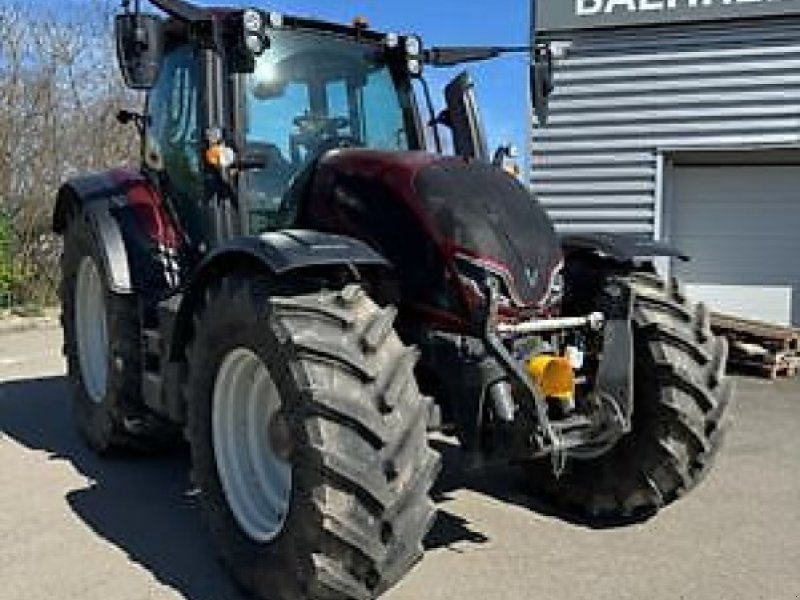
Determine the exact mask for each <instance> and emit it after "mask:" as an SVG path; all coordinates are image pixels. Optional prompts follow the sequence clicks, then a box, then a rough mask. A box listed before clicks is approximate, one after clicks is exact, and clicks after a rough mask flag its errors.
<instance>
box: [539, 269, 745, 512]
mask: <svg viewBox="0 0 800 600" xmlns="http://www.w3.org/2000/svg"><path fill="white" fill-rule="evenodd" d="M621 282H622V283H623V284H626V285H629V286H630V287H631V288H632V290H633V293H634V294H635V296H636V300H635V304H634V354H635V359H634V360H635V363H634V415H633V431H632V432H631V433H629V434H628V435H626V436H625V437H623V438H622V439H621V440H620V441H619V442H618V443H617V444H616V445H615V446H614V447H613V448H612V449H611V450H610V451H609V452H608V453H607V454H605V455H603V456H601V457H600V458H597V459H595V460H572V461H570V462H569V464H568V469H567V471H566V472H565V473H564V474H563V475H562V476H561V477H560V478H556V477H554V475H553V473H552V470H551V468H550V466H549V464H546V463H544V462H537V463H536V464H534V465H533V467H532V474H533V482H534V486H535V488H536V490H537V491H538V492H543V493H544V494H545V495H546V496H547V497H548V498H549V500H551V501H552V502H554V503H555V504H556V505H558V506H560V507H562V508H563V509H566V510H567V511H568V512H570V513H573V514H576V515H577V516H579V517H582V518H585V519H588V520H590V521H608V522H620V521H621V522H626V521H631V520H639V519H642V518H646V517H648V516H651V515H653V514H654V513H655V512H657V511H658V510H659V509H660V508H662V507H664V506H666V505H667V504H669V503H670V502H672V501H674V500H676V499H677V498H679V497H681V496H683V495H684V494H686V493H687V492H688V491H690V490H691V489H692V488H694V487H695V486H696V485H697V484H698V483H699V482H700V481H701V480H702V479H703V477H704V476H705V474H706V473H707V472H708V470H709V468H710V466H711V464H712V462H713V460H714V457H715V455H716V454H717V452H718V450H719V448H720V445H721V443H722V438H723V434H724V431H725V427H724V425H725V416H726V410H727V408H728V405H729V400H730V397H731V389H732V388H731V382H730V381H728V380H727V379H726V378H725V376H724V372H725V363H726V360H727V344H726V341H725V340H724V339H722V338H715V337H714V336H713V335H712V333H711V329H710V324H709V315H708V311H707V309H706V308H705V307H704V306H703V305H697V306H693V305H692V304H690V303H689V302H688V301H687V299H686V297H685V295H684V294H683V291H682V290H681V288H680V286H679V285H678V284H677V283H676V282H665V281H663V280H661V279H660V278H659V277H657V276H656V275H653V274H650V273H632V274H629V275H627V276H625V277H622V278H621Z"/></svg>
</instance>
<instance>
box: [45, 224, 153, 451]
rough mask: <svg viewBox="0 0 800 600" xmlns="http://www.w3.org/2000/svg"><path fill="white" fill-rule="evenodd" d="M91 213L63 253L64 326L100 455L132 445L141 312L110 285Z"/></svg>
mask: <svg viewBox="0 0 800 600" xmlns="http://www.w3.org/2000/svg"><path fill="white" fill-rule="evenodd" d="M97 244H98V242H97V241H96V240H95V237H94V235H93V233H92V230H91V227H90V226H89V224H88V223H87V221H86V217H85V216H84V215H82V214H77V215H74V216H73V217H72V219H71V220H70V222H69V225H68V226H67V230H66V232H65V235H64V251H63V254H62V256H61V274H62V277H61V287H60V296H61V308H62V310H61V324H62V327H63V329H64V354H65V356H66V359H67V371H68V375H69V378H70V380H71V382H72V385H73V412H74V414H75V419H76V421H77V424H78V429H79V430H80V432H81V434H82V435H83V437H84V438H85V439H86V441H87V443H88V444H89V446H90V447H91V448H92V449H93V450H94V451H95V452H98V453H100V454H102V453H105V452H107V451H109V450H111V449H112V448H114V447H116V446H122V445H128V444H129V443H130V442H131V441H132V439H133V436H132V435H131V434H130V433H129V432H128V431H126V428H125V419H126V417H127V416H130V415H131V414H132V409H131V407H132V406H135V405H136V404H137V403H138V402H139V389H140V366H141V358H140V349H139V343H138V342H139V339H140V331H139V311H138V306H137V303H136V298H135V297H133V296H122V295H120V294H115V293H114V292H112V291H111V290H110V289H109V287H108V283H107V281H108V279H107V277H106V273H105V269H104V263H103V260H102V256H101V253H100V249H99V248H98V245H97Z"/></svg>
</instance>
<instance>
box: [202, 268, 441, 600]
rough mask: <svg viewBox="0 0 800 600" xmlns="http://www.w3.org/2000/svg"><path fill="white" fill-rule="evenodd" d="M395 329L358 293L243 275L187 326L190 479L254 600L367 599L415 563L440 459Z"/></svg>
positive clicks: (408, 353)
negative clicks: (279, 286) (278, 286)
mask: <svg viewBox="0 0 800 600" xmlns="http://www.w3.org/2000/svg"><path fill="white" fill-rule="evenodd" d="M394 316H395V311H394V310H393V309H391V308H386V309H380V308H379V307H378V306H376V305H375V304H374V303H373V302H372V301H371V300H370V299H369V298H368V297H367V295H366V294H365V293H364V292H363V291H362V290H361V288H359V287H358V286H350V287H347V288H345V289H344V290H342V291H340V292H315V293H304V294H297V293H296V292H292V291H289V292H288V293H287V292H285V291H284V292H282V293H280V294H279V293H278V292H277V291H276V290H275V289H274V288H273V287H272V286H271V285H270V284H269V282H268V281H267V280H265V279H260V278H253V277H250V276H249V275H246V274H240V275H232V276H228V277H226V278H224V279H223V280H222V281H220V282H218V283H217V284H216V285H214V286H213V287H212V288H211V289H210V290H209V291H208V293H207V295H206V300H205V306H203V307H202V308H201V309H200V310H199V312H198V314H197V316H196V319H195V335H194V338H193V340H192V342H191V344H190V347H189V351H188V361H189V383H188V394H187V399H188V402H189V438H190V443H191V450H192V461H193V478H194V481H195V484H196V486H197V487H198V489H199V491H200V497H201V504H202V507H203V510H204V513H205V516H206V518H207V521H208V524H209V527H210V530H211V534H212V537H213V538H214V540H215V542H216V544H217V547H218V550H219V552H220V554H221V557H222V559H223V561H224V562H225V563H226V564H227V566H228V567H229V569H230V570H231V571H232V573H233V574H234V576H235V578H236V579H237V581H238V582H239V583H240V584H241V585H242V586H243V587H244V588H245V589H246V590H248V591H249V592H251V593H253V594H255V595H257V596H258V597H260V598H265V599H266V598H268V599H269V600H296V599H301V598H302V599H310V600H322V599H325V600H345V599H347V600H350V599H361V600H368V599H371V598H374V597H375V596H377V595H378V594H380V593H381V592H382V591H383V590H385V589H387V588H389V587H390V586H392V585H393V584H394V583H395V582H397V581H398V580H399V579H400V578H401V577H402V576H403V575H405V573H406V572H407V571H408V570H409V569H410V568H411V567H412V566H413V565H414V564H415V563H416V562H417V561H418V560H419V559H420V557H421V556H422V552H423V548H422V540H423V538H424V536H425V535H426V533H427V532H428V529H429V527H430V525H431V524H432V521H433V518H434V515H435V510H434V505H433V503H432V501H431V499H430V496H429V490H430V488H431V485H432V484H433V481H434V479H435V477H436V476H437V474H438V470H439V463H440V460H439V456H438V454H437V453H435V452H434V451H433V450H431V449H430V447H429V446H428V442H427V433H426V429H427V422H428V417H429V411H430V400H429V399H427V398H425V397H423V396H421V395H420V393H419V391H418V389H417V385H416V382H415V380H414V372H413V369H414V364H415V362H416V357H417V356H416V352H415V350H413V349H410V348H407V347H405V346H403V344H402V343H401V342H400V340H399V338H398V337H397V335H396V333H395V332H394V329H393V321H394ZM248 381H249V382H250V383H248ZM235 432H238V433H239V435H238V439H234V438H237V436H235V435H232V434H234V433H235Z"/></svg>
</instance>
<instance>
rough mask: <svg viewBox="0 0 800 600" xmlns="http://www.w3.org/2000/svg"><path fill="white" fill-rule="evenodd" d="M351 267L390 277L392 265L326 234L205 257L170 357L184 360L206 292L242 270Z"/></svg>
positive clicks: (293, 234) (273, 239) (270, 240)
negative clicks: (245, 268)
mask: <svg viewBox="0 0 800 600" xmlns="http://www.w3.org/2000/svg"><path fill="white" fill-rule="evenodd" d="M341 266H347V267H351V268H352V269H354V270H359V269H363V268H371V269H377V270H379V271H384V272H386V273H388V272H389V271H390V270H391V265H390V263H389V262H388V261H387V260H386V259H385V258H383V257H382V256H381V255H380V254H378V253H377V252H376V251H375V250H373V249H372V248H371V247H370V246H368V245H367V244H365V243H364V242H362V241H360V240H357V239H354V238H350V237H345V236H341V235H334V234H328V233H321V232H317V231H304V230H287V231H278V232H273V233H266V234H264V235H261V236H258V237H241V238H236V239H233V240H231V241H229V242H227V243H226V244H224V245H222V246H221V247H219V248H217V249H216V250H214V252H212V253H211V254H210V255H209V256H207V257H206V258H205V259H204V260H203V262H202V263H201V264H200V267H199V268H198V269H197V270H196V272H195V274H194V276H193V277H192V279H191V281H190V282H189V285H188V286H187V287H186V288H185V290H184V294H183V297H182V299H181V301H180V307H179V308H178V313H177V317H176V320H175V327H174V333H173V335H172V343H171V344H170V358H171V360H173V361H180V360H182V356H183V352H184V350H185V346H186V344H187V343H188V341H189V339H190V337H191V328H192V315H193V314H194V312H195V310H196V308H197V306H198V303H199V302H200V300H201V299H202V294H203V291H204V290H205V289H206V288H207V287H208V285H209V284H211V283H212V282H213V281H218V280H219V279H220V278H221V277H223V276H224V275H225V274H227V273H230V272H232V271H234V270H236V269H241V268H243V267H249V268H252V269H253V270H254V271H256V272H258V271H261V272H265V273H269V274H271V275H275V276H277V277H284V276H291V275H292V273H295V272H299V271H302V270H304V269H310V268H314V267H317V268H320V267H321V268H325V267H341Z"/></svg>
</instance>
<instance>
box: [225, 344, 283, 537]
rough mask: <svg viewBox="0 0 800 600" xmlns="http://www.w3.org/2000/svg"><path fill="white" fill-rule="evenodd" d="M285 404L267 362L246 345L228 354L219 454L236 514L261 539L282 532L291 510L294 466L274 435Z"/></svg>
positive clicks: (231, 505)
mask: <svg viewBox="0 0 800 600" xmlns="http://www.w3.org/2000/svg"><path fill="white" fill-rule="evenodd" d="M280 407H281V401H280V394H279V393H278V388H277V387H276V386H275V382H274V381H273V380H272V377H271V376H270V374H269V371H267V368H266V366H265V365H264V362H263V361H262V360H261V359H260V358H259V357H258V356H257V355H256V354H254V353H253V352H251V351H250V350H247V349H245V348H237V349H235V350H233V351H231V352H230V353H228V355H227V356H226V357H225V359H224V360H223V361H222V365H221V366H220V368H219V371H218V373H217V377H216V381H215V382H214V394H213V397H212V411H211V412H212V418H211V421H212V423H211V434H212V442H213V447H214V456H215V459H216V464H217V472H218V474H219V478H220V481H221V483H222V489H223V492H224V494H225V498H226V499H227V501H228V506H229V507H230V509H231V512H232V513H233V516H234V517H235V518H236V521H237V522H238V523H239V525H240V526H241V528H242V530H244V532H245V533H246V534H247V535H248V536H249V537H250V538H252V539H254V540H256V541H258V542H269V541H271V540H273V539H274V538H275V537H276V536H277V535H278V534H279V533H280V531H281V529H283V524H284V523H285V521H286V517H287V513H288V510H289V500H290V497H291V489H292V468H291V465H290V464H289V463H288V462H286V461H285V460H283V459H282V458H281V457H280V456H278V454H277V453H276V451H275V449H274V448H273V445H272V441H271V436H270V425H271V423H272V420H273V419H274V418H275V416H276V415H277V413H278V411H279V410H280Z"/></svg>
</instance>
